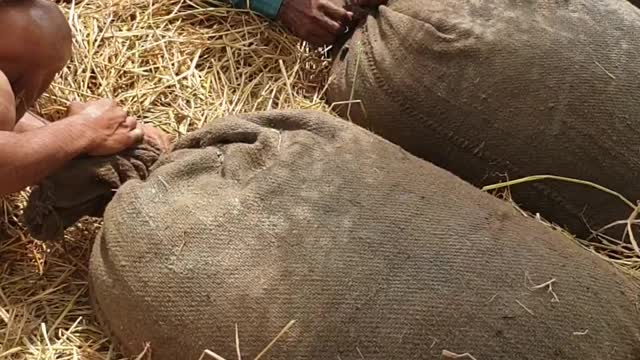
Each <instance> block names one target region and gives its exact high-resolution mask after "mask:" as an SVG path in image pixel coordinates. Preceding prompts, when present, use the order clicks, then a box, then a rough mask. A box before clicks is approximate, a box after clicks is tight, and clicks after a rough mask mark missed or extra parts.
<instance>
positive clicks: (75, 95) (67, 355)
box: [0, 0, 640, 359]
mask: <svg viewBox="0 0 640 360" xmlns="http://www.w3.org/2000/svg"><path fill="white" fill-rule="evenodd" d="M61 6H62V7H63V9H64V11H65V13H66V14H67V15H68V18H69V21H70V24H71V26H72V28H73V31H74V34H75V40H74V41H75V43H74V49H75V53H74V57H73V59H72V61H71V63H70V64H69V66H68V67H67V68H66V70H65V71H64V72H63V73H62V74H61V75H60V76H59V77H58V78H57V79H56V80H55V83H54V85H53V86H52V87H51V89H50V90H49V92H48V93H47V94H46V96H45V97H44V98H43V99H42V101H41V102H40V103H39V106H38V107H39V112H40V113H41V114H43V115H45V116H46V117H49V118H57V117H59V116H60V115H61V114H62V113H63V111H64V109H65V106H66V104H67V103H68V101H70V100H88V99H92V98H97V97H110V98H115V99H117V100H118V101H119V102H120V103H121V104H123V105H125V106H126V107H127V109H128V110H129V111H130V112H131V113H133V114H135V115H136V116H138V117H139V118H140V119H144V120H145V121H146V122H149V123H152V124H154V125H156V126H159V127H162V128H163V129H165V130H166V131H169V132H172V133H179V134H181V133H185V132H186V131H188V130H192V129H195V128H198V127H200V126H202V125H203V124H205V123H206V122H207V121H209V120H211V119H215V118H216V117H219V116H222V115H225V114H228V113H234V112H243V111H255V110H267V109H277V108H314V109H319V110H325V111H328V110H329V109H328V107H327V106H326V105H324V103H323V93H324V86H325V84H326V80H327V71H328V61H327V60H326V58H325V57H324V56H323V55H322V54H321V53H320V52H318V51H310V50H309V49H308V48H306V47H304V46H303V44H301V43H300V42H299V41H298V40H296V39H295V38H293V37H291V36H290V35H287V34H286V32H285V31H283V29H281V28H280V27H277V26H274V25H272V24H270V23H269V22H267V21H265V20H262V19H260V18H258V17H256V16H254V15H252V14H250V13H248V12H245V11H240V10H232V9H229V8H228V7H227V6H226V5H224V4H222V3H216V2H207V3H205V2H198V1H186V0H183V1H180V0H163V1H156V2H153V1H145V0H121V1H87V2H82V3H79V4H74V3H69V4H67V3H65V4H61ZM577 186H590V185H589V184H579V185H577ZM491 190H495V189H491ZM499 191H501V190H499ZM502 194H503V195H504V193H502ZM507 195H508V194H507ZM25 200H26V195H25V194H16V195H14V196H11V197H8V198H6V199H4V200H3V201H2V206H3V210H4V211H3V212H2V214H3V215H4V217H5V219H4V226H3V229H2V230H3V231H6V232H8V234H9V235H10V236H9V238H10V240H8V241H3V242H1V243H0V359H119V358H121V357H120V356H119V355H118V353H117V349H115V348H114V347H113V346H112V344H111V343H110V342H109V340H108V339H107V338H106V336H105V334H104V333H102V332H101V331H100V330H99V328H98V326H97V324H96V323H95V319H94V316H93V314H92V312H91V308H90V306H89V301H88V293H87V290H88V289H87V263H88V257H89V251H90V248H91V247H90V245H91V242H92V240H93V237H94V235H95V233H96V231H97V229H98V227H99V223H98V222H96V221H85V222H83V223H82V224H80V225H79V226H77V227H76V228H74V229H71V230H70V231H69V232H68V233H67V236H66V239H65V241H63V242H60V243H49V244H43V243H40V242H38V241H36V240H34V239H32V238H30V237H29V236H28V234H26V233H25V231H24V229H23V228H22V227H21V226H20V224H19V221H18V219H19V217H20V214H21V211H22V208H23V206H24V205H25ZM633 206H634V205H633V203H630V214H631V213H632V214H631V215H632V216H631V217H630V220H632V221H635V217H636V216H637V213H638V211H633V209H631V207H633ZM624 220H626V219H624ZM550 226H551V225H550ZM617 226H626V221H623V222H622V223H621V224H619V225H617ZM601 240H602V241H601V243H600V245H598V246H597V247H595V246H594V245H593V243H587V242H582V243H583V245H585V246H588V247H589V249H590V250H591V251H594V252H596V253H598V254H599V255H600V256H603V257H606V258H607V259H609V260H611V261H613V262H615V263H617V264H618V265H620V266H621V267H622V268H624V269H625V270H626V271H629V272H630V273H632V274H635V273H636V270H637V269H638V264H640V255H639V253H640V250H638V249H636V248H634V242H635V241H634V240H635V239H632V238H630V237H628V236H627V238H626V239H623V240H616V239H608V238H602V239H601ZM209 356H212V354H209Z"/></svg>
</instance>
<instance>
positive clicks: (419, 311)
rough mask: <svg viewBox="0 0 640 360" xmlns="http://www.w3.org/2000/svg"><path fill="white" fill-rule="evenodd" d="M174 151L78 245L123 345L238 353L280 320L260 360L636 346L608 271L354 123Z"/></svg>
mask: <svg viewBox="0 0 640 360" xmlns="http://www.w3.org/2000/svg"><path fill="white" fill-rule="evenodd" d="M176 149H177V150H176V151H175V152H174V153H172V154H170V155H169V156H167V157H164V158H163V159H161V160H160V161H159V163H158V164H157V165H156V166H157V167H156V168H155V169H154V171H153V172H152V173H151V175H150V176H149V178H148V179H147V180H146V181H137V180H133V181H130V182H127V183H126V184H124V185H123V187H122V188H121V189H120V190H119V191H118V193H117V194H116V196H115V197H114V199H113V201H112V202H111V203H110V204H109V206H108V208H107V211H106V212H105V220H104V228H103V232H102V235H101V236H100V237H99V238H98V239H97V241H96V243H95V245H94V248H93V253H92V258H91V265H90V268H91V272H90V276H91V278H90V281H91V285H92V289H93V290H92V299H93V301H94V306H95V309H96V311H97V313H99V314H100V316H101V318H102V319H103V322H104V324H105V326H106V327H107V328H108V329H110V331H111V333H112V334H113V336H114V338H115V339H117V340H118V341H119V343H121V344H122V345H123V347H124V349H125V350H126V351H127V352H128V353H129V354H136V353H139V352H140V351H142V350H143V349H145V346H148V347H149V349H150V351H151V353H152V354H153V358H154V359H157V360H165V359H166V360H169V359H171V360H172V359H178V358H179V359H185V360H189V359H198V358H199V357H200V355H201V354H202V352H203V351H204V350H205V349H209V350H210V351H212V352H215V353H216V354H218V355H219V356H221V357H224V358H227V359H230V358H235V354H236V351H239V352H240V354H241V356H242V358H245V359H253V358H255V357H256V355H258V354H259V353H260V351H261V350H262V349H263V348H264V347H265V345H266V344H268V343H269V342H270V341H271V340H272V338H273V337H274V336H275V335H276V334H278V333H279V331H280V330H281V329H282V328H283V327H285V325H287V324H289V323H290V322H291V321H292V320H295V321H296V322H295V325H294V326H292V327H291V328H290V329H289V331H288V332H287V333H286V334H285V335H284V336H282V337H281V338H280V339H279V341H278V342H277V343H276V344H274V345H273V347H272V348H271V349H270V352H269V354H268V356H269V358H270V359H300V360H305V359H308V360H311V359H337V358H340V359H344V360H355V359H361V358H362V357H364V358H365V359H423V358H440V355H441V354H442V353H443V352H445V351H447V352H450V353H465V352H468V353H470V354H473V355H474V356H475V357H477V358H478V359H568V360H571V359H575V360H578V359H579V360H585V359H594V360H595V359H606V358H616V359H633V358H635V357H636V356H637V354H638V353H639V352H640V321H639V320H640V318H639V315H638V312H637V309H636V301H637V296H638V287H637V285H636V284H635V283H632V282H631V281H630V280H629V279H627V278H625V276H623V275H622V273H621V272H620V271H618V270H617V269H616V268H614V267H613V265H611V264H609V263H607V262H606V261H604V260H602V259H601V258H599V257H598V256H596V255H594V254H591V253H589V252H587V251H585V250H584V249H583V248H581V247H580V246H578V245H577V244H576V243H575V242H574V241H572V240H569V239H567V238H565V237H563V236H561V235H560V234H559V233H557V232H554V231H551V230H549V229H548V228H547V227H545V226H544V225H542V224H540V223H539V222H537V221H535V220H531V219H526V218H524V217H522V216H521V215H520V214H519V213H517V212H516V211H515V210H514V208H513V207H512V206H511V205H509V204H508V203H505V202H503V201H500V200H498V199H496V198H494V197H492V196H490V195H488V194H486V193H483V192H482V191H480V190H478V189H476V188H474V187H472V186H471V185H469V184H467V183H466V182H463V181H462V180H460V179H458V178H456V177H455V176H453V175H452V174H450V173H448V172H446V171H444V170H442V169H439V168H437V167H435V166H433V165H431V164H429V163H427V162H425V161H423V160H420V159H418V158H416V157H414V156H412V155H410V154H408V153H406V152H405V151H403V150H401V149H400V148H399V147H397V146H395V145H393V144H391V143H389V142H387V141H385V140H383V139H381V138H379V137H377V136H375V135H373V134H371V133H369V132H367V131H365V130H363V129H361V128H359V127H357V126H355V125H352V124H349V123H347V122H344V121H341V120H339V119H336V118H334V117H331V116H329V115H326V114H323V113H319V112H311V111H307V112H302V111H286V112H267V113H257V114H247V115H238V116H228V117H225V118H222V119H219V120H217V121H215V122H213V123H212V124H211V125H210V126H208V127H207V128H205V129H203V130H201V131H198V132H195V133H193V134H190V135H188V136H187V137H185V138H184V139H182V140H181V141H180V142H179V143H178V144H177V145H176ZM236 326H237V329H238V333H239V337H240V339H241V340H240V346H239V350H238V346H237V345H236V341H235V338H234V329H235V327H236ZM177 329H179V331H177ZM576 334H577V335H576ZM612 354H614V355H612Z"/></svg>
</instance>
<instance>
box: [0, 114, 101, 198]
mask: <svg viewBox="0 0 640 360" xmlns="http://www.w3.org/2000/svg"><path fill="white" fill-rule="evenodd" d="M86 121H87V119H84V118H83V117H82V116H76V117H73V118H68V119H65V121H60V122H55V123H52V124H50V125H48V126H44V127H41V128H39V129H36V130H33V131H29V132H24V133H15V132H10V131H2V132H0V195H6V194H10V193H13V192H16V191H20V190H22V189H24V188H25V187H27V186H30V185H33V184H36V183H38V182H39V181H40V180H42V179H43V178H44V177H46V176H47V175H49V174H51V173H52V172H54V171H55V170H57V169H59V168H60V167H62V165H64V164H65V163H66V162H67V161H69V160H71V159H73V158H75V157H77V156H79V155H81V154H83V153H85V152H87V150H88V149H90V147H91V145H92V143H93V140H92V138H91V136H90V134H89V133H88V132H87V130H88V129H87V128H86V126H83V124H82V123H85V122H86Z"/></svg>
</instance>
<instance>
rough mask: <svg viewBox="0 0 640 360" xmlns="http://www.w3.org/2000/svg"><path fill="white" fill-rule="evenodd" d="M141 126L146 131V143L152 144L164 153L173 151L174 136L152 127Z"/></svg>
mask: <svg viewBox="0 0 640 360" xmlns="http://www.w3.org/2000/svg"><path fill="white" fill-rule="evenodd" d="M141 126H142V129H143V131H144V139H145V141H148V142H150V143H151V144H153V146H155V147H156V148H158V149H159V150H160V151H162V152H168V151H169V150H171V144H172V143H173V139H174V137H173V136H172V135H169V134H167V133H166V132H164V131H162V130H161V129H158V128H157V127H154V126H151V125H147V124H142V125H141Z"/></svg>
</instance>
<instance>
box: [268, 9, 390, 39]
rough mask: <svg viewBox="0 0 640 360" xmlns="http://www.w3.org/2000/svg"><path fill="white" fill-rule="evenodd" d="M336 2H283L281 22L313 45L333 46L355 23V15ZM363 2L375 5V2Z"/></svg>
mask: <svg viewBox="0 0 640 360" xmlns="http://www.w3.org/2000/svg"><path fill="white" fill-rule="evenodd" d="M334 1H335V0H334ZM334 1H332V0H283V1H282V6H281V7H280V12H279V13H278V20H280V21H281V22H282V24H283V25H284V26H286V27H287V28H288V29H289V30H290V31H291V32H292V33H293V34H294V35H296V36H298V37H300V38H301V39H302V40H305V41H307V42H309V43H311V44H313V45H317V46H322V45H330V44H333V43H334V42H335V41H336V38H337V36H338V35H340V33H342V32H343V31H344V30H345V29H346V27H347V26H348V25H349V23H350V22H351V21H352V20H353V13H352V12H350V11H347V10H346V9H344V7H341V6H339V5H337V4H336V3H335V2H334ZM360 1H361V2H367V3H368V2H374V1H372V0H360ZM378 1H380V0H378Z"/></svg>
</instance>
